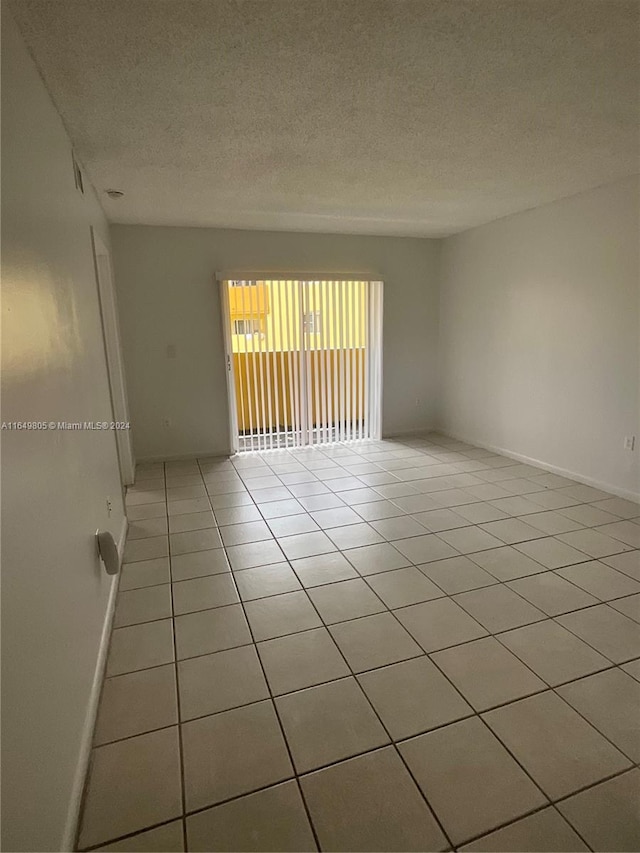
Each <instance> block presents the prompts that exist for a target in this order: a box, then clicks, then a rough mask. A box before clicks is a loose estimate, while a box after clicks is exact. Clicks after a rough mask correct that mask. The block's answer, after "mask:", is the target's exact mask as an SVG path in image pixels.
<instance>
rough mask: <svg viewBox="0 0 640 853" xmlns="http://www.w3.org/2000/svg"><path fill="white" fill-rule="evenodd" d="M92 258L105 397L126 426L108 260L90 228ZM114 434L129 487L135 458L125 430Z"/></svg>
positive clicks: (124, 388) (122, 477) (115, 307)
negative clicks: (104, 365) (106, 389)
mask: <svg viewBox="0 0 640 853" xmlns="http://www.w3.org/2000/svg"><path fill="white" fill-rule="evenodd" d="M91 238H92V244H93V257H94V262H95V267H96V282H97V285H98V301H99V304H100V319H101V321H102V335H103V339H104V351H105V356H106V362H107V374H108V377H109V393H110V395H111V410H112V413H113V420H114V421H116V422H119V423H129V403H128V400H127V385H126V379H125V373H124V364H123V361H122V347H121V344H120V323H119V320H118V305H117V301H116V293H115V288H114V286H113V274H112V271H111V256H110V254H109V250H108V249H107V247H106V246H105V244H104V243H103V241H102V239H101V238H100V236H99V235H98V233H97V232H96V230H95V228H93V227H92V228H91ZM114 432H115V440H116V449H117V451H118V464H119V466H120V480H121V482H122V485H123V486H130V485H131V484H132V483H133V481H134V479H135V468H136V463H135V457H134V455H133V446H132V443H131V432H130V430H129V429H117V430H114Z"/></svg>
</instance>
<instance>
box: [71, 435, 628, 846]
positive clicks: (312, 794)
mask: <svg viewBox="0 0 640 853" xmlns="http://www.w3.org/2000/svg"><path fill="white" fill-rule="evenodd" d="M127 507H128V515H129V519H130V528H129V537H128V541H127V545H126V550H125V557H124V567H123V570H122V575H121V583H120V592H119V597H118V602H117V608H116V615H115V623H114V631H113V637H112V641H111V650H110V654H109V659H108V665H107V678H106V680H105V684H104V690H103V695H102V701H101V706H100V712H99V716H98V723H97V728H96V734H95V748H94V751H93V757H92V762H91V770H90V774H89V780H88V785H87V790H86V796H85V802H84V808H83V818H82V823H81V829H80V837H79V847H80V849H101V850H123V851H124V850H130V851H134V850H135V851H152V850H153V851H174V850H192V851H205V850H208V851H214V850H217V851H232V850H238V851H240V850H277V851H289V850H295V851H303V850H316V849H321V850H339V851H351V850H385V851H391V850H454V849H460V850H511V851H533V850H536V851H539V850H554V851H560V850H564V851H566V850H588V849H591V850H595V851H605V850H638V849H640V819H639V815H638V810H639V805H638V804H639V802H640V771H639V770H638V769H637V766H636V763H637V762H638V761H639V760H640V731H639V729H638V723H639V721H640V624H639V622H640V551H639V550H637V549H638V547H639V545H640V506H638V505H637V504H634V503H631V502H630V501H625V500H622V499H620V498H617V497H613V496H611V495H608V494H606V493H605V492H602V491H600V490H598V489H594V488H591V487H589V486H584V485H581V484H578V483H574V482H572V481H571V480H568V479H566V478H564V477H559V476H557V475H555V474H549V473H546V472H543V471H541V470H539V469H537V468H535V467H532V466H529V465H521V464H518V463H516V462H514V461H512V460H511V459H507V458H505V457H502V456H498V455H495V454H492V453H490V452H488V451H484V450H481V449H478V448H474V447H471V446H469V445H467V444H463V443H461V442H457V441H454V440H451V439H449V438H446V437H444V436H441V435H437V434H427V435H425V436H422V437H416V438H411V439H405V440H393V441H381V442H363V443H355V444H349V445H334V446H331V447H325V448H316V449H305V450H299V451H271V452H266V453H263V454H245V455H241V456H238V457H235V458H233V459H220V458H212V459H199V460H197V461H196V460H193V461H185V462H167V463H164V464H153V465H145V466H141V467H140V468H139V469H138V472H137V479H136V484H135V486H134V487H132V488H131V489H130V490H129V492H128V494H127Z"/></svg>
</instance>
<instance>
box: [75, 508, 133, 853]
mask: <svg viewBox="0 0 640 853" xmlns="http://www.w3.org/2000/svg"><path fill="white" fill-rule="evenodd" d="M128 529H129V522H128V520H127V517H126V516H125V517H124V518H123V519H122V526H121V528H120V534H119V536H118V543H117V544H118V554H119V555H120V559H121V560H122V555H123V553H124V545H125V541H126V538H127V530H128ZM119 581H120V575H119V574H117V575H114V576H113V577H112V578H111V589H110V590H109V600H108V602H107V610H106V613H105V617H104V623H103V625H102V634H101V636H100V645H99V646H98V658H97V660H96V668H95V671H94V674H93V682H92V684H91V692H90V694H89V704H88V706H87V713H86V715H85V720H84V726H83V729H82V738H81V741H80V753H79V756H78V764H77V767H76V775H75V779H74V782H73V789H72V791H71V801H70V803H69V810H68V812H67V820H66V823H65V829H64V835H63V838H62V845H61V848H60V849H61V850H75V845H76V837H77V833H78V821H79V819H80V809H81V807H82V797H83V794H84V788H85V784H86V781H87V773H88V771H89V762H90V760H91V747H92V744H93V732H94V729H95V725H96V718H97V716H98V706H99V704H100V694H101V692H102V683H103V681H104V672H105V668H106V666H107V654H108V652H109V642H110V640H111V627H112V625H113V617H114V614H115V609H116V598H117V595H118V584H119Z"/></svg>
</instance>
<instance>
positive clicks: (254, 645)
mask: <svg viewBox="0 0 640 853" xmlns="http://www.w3.org/2000/svg"><path fill="white" fill-rule="evenodd" d="M302 464H303V466H304V463H302ZM339 464H340V463H339V462H338V465H339ZM353 464H355V463H353ZM198 466H199V463H198ZM199 467H200V466H199ZM266 467H267V468H268V467H269V466H268V465H267V466H266ZM505 467H507V466H505ZM308 470H309V471H310V473H312V474H313V471H312V470H311V469H308ZM316 470H317V469H316ZM344 470H345V471H347V474H346V475H345V476H353V477H356V475H354V474H352V473H351V472H349V471H348V469H344ZM200 471H201V476H202V469H201V468H200ZM272 473H273V475H274V476H276V477H278V474H277V473H276V472H272ZM445 476H446V475H445ZM240 478H241V479H242V480H243V482H246V481H245V480H244V478H242V475H241V474H240ZM278 479H279V478H278ZM362 487H363V488H373V490H374V491H375V487H370V486H367V485H366V484H364V483H363V485H362ZM166 488H167V487H166V484H165V494H166ZM285 488H286V486H285ZM461 488H462V487H461ZM552 490H553V489H552ZM330 491H331V494H334V495H336V496H337V494H340V493H335V492H333V490H330ZM248 494H249V498H250V500H251V502H252V504H251V505H252V506H257V508H258V511H259V512H260V514H261V515H262V511H261V509H260V505H257V504H256V503H255V500H254V498H253V495H252V494H251V493H248ZM516 496H517V495H514V497H516ZM207 497H208V499H209V504H210V506H211V508H212V511H213V513H214V518H215V510H213V505H212V503H211V496H210V495H209V494H208V492H207ZM339 499H340V500H342V498H339ZM381 499H382V500H389V499H387V498H385V497H384V496H381ZM596 500H597V501H599V500H601V499H600V498H597V499H596ZM390 502H391V503H393V501H390ZM477 502H480V503H481V502H483V501H481V500H476V501H473V503H477ZM594 502H595V501H594ZM584 503H589V502H584ZM399 509H400V510H401V512H402V515H403V517H410V516H411V513H408V512H407V511H406V510H404V509H402V508H401V507H399ZM441 509H450V510H451V511H452V512H455V507H454V508H451V507H441ZM165 511H166V507H165ZM540 511H541V512H543V511H553V510H546V509H545V508H541V510H540ZM356 513H357V509H356ZM307 514H309V513H308V512H307ZM358 514H359V513H358ZM509 518H515V517H514V516H510V517H509ZM263 519H264V521H265V522H266V524H267V526H268V527H269V528H270V525H269V520H270V519H269V518H267V517H266V516H264V515H263ZM505 520H509V519H505ZM620 520H624V519H620ZM364 523H365V524H369V523H368V522H367V520H366V519H364ZM418 523H420V522H418ZM481 523H486V522H481ZM525 523H526V522H525ZM369 526H371V525H369ZM423 526H424V525H423ZM597 526H598V525H594V526H592V527H589V528H586V529H593V527H597ZM470 527H476V528H479V529H482V528H480V526H479V524H473V525H465V526H464V528H463V529H466V528H470ZM373 529H374V530H375V528H373ZM322 532H323V533H325V535H326V529H323V530H322ZM441 532H443V531H441ZM484 532H487V531H484ZM425 533H426V535H429V534H431V535H434V534H432V532H431V531H429V530H428V529H427V528H425ZM543 533H544V531H543ZM420 535H422V534H420ZM435 535H437V534H435ZM603 535H604V534H603ZM148 538H151V537H148ZM277 538H278V537H274V539H276V540H277ZM280 538H286V537H280ZM409 538H410V537H409ZM438 538H439V539H441V537H438ZM537 538H554V539H555V537H554V536H553V535H551V536H549V535H547V536H541V537H537ZM442 541H446V540H442ZM556 541H560V542H562V540H556ZM386 543H388V544H391V542H390V540H386ZM447 544H449V543H447ZM563 544H566V543H563ZM504 546H506V547H512V546H511V545H510V544H509V543H504ZM224 547H225V553H226V546H224ZM356 547H357V546H356ZM496 547H503V545H502V544H501V545H500V546H496ZM347 550H348V549H347ZM454 550H457V549H454ZM626 550H627V551H628V550H629V548H628V547H627V549H626ZM631 550H634V549H633V548H631ZM332 553H333V552H332ZM338 553H344V552H342V550H341V549H338ZM620 553H624V551H623V552H620ZM461 556H467V557H468V556H469V555H461ZM587 556H588V560H594V559H598V558H593V557H591V556H590V555H587ZM470 559H471V558H470ZM170 560H171V557H169V561H170ZM588 560H584V561H581V562H587V561H588ZM283 562H286V563H287V565H289V566H290V568H291V570H292V571H293V573H294V575H296V577H297V573H296V571H295V567H294V566H293V565H291V563H290V561H289V560H288V559H286V557H285V560H283ZM410 562H412V561H410ZM472 562H473V560H472ZM578 565H579V564H578ZM413 566H414V567H418V566H417V565H416V564H415V563H413ZM481 568H482V567H481ZM418 570H419V571H420V569H419V568H418ZM235 571H242V570H233V569H232V570H231V572H230V574H231V576H232V578H233V583H234V585H235V586H236V588H237V583H236V578H235ZM389 571H394V570H389ZM546 571H554V572H555V570H552V569H549V568H548V567H542V570H541V573H543V572H546ZM356 573H357V574H358V577H359V579H362V580H364V581H365V584H366V585H367V587H368V588H369V589H373V588H372V587H371V585H370V584H369V582H368V580H367V576H363V575H361V574H360V573H359V572H358V570H357V569H356ZM225 574H226V573H225ZM205 577H207V576H205ZM429 580H431V579H429ZM496 580H497V583H500V584H502V585H505V586H506V584H507V582H506V581H500V580H499V579H496ZM565 580H566V579H565ZM339 582H340V581H339V580H338V581H331V582H329V584H328V585H331V584H332V583H339ZM431 582H432V583H434V582H433V581H431ZM171 583H172V585H173V575H172V574H171ZM569 583H571V582H570V581H569ZM435 585H436V587H437V586H438V584H437V583H436V584H435ZM494 585H496V584H491V585H490V586H491V587H492V586H494ZM321 586H325V585H324V584H323V585H321ZM574 586H577V585H574ZM144 588H146V587H141V589H144ZM309 588H311V589H313V588H316V587H305V586H304V584H303V589H302V590H300V591H302V592H304V593H306V596H305V597H306V600H307V601H308V602H310V604H311V606H312V607H313V609H314V610H315V611H316V612H318V611H317V608H316V607H315V604H314V602H313V600H312V599H311V597H310V595H309V592H308V589H309ZM507 588H509V589H510V587H507ZM577 588H578V589H581V588H580V587H577ZM511 591H512V592H515V593H516V595H518V593H517V592H516V591H515V590H511ZM443 592H444V591H443ZM373 593H374V594H375V595H377V594H376V593H375V589H373ZM281 594H284V593H281ZM631 595H634V593H630V594H629V595H627V596H620V597H619V598H622V599H623V598H626V597H630V596H631ZM265 597H270V596H265ZM443 597H448V598H452V597H453V596H452V595H450V594H447V593H446V592H444V595H443ZM519 597H520V598H522V599H523V601H526V602H527V604H529V605H530V606H534V607H535V605H532V603H531V602H529V601H528V600H527V599H525V598H524V597H523V596H519ZM256 600H262V599H256ZM431 600H433V599H431ZM436 600H437V599H436ZM611 600H616V599H611ZM617 600H619V599H617ZM239 603H240V604H241V606H242V607H243V613H244V614H245V619H246V618H247V617H246V610H245V607H244V600H243V599H242V596H239ZM416 603H421V602H416ZM603 603H604V604H606V603H607V602H598V603H597V604H594V605H589V607H594V606H598V605H599V604H603ZM382 605H383V606H384V607H385V608H386V610H385V611H383V612H391V613H392V614H393V613H394V611H393V610H391V608H390V607H389V606H388V605H386V604H385V602H384V601H383V602H382ZM406 606H412V605H406ZM206 609H217V608H206ZM396 609H398V608H396ZM463 609H464V608H463ZM581 609H588V608H579V610H581ZM198 612H200V611H198ZM569 612H571V611H569ZM573 612H575V611H573ZM318 615H319V618H320V621H321V623H322V626H323V627H324V629H325V630H327V631H329V635H330V636H331V633H330V630H329V625H327V623H326V622H325V620H324V619H323V618H322V616H321V615H320V614H319V613H318ZM394 615H395V614H394ZM562 615H564V614H562ZM622 615H624V614H622ZM544 617H545V618H546V620H549V619H553V617H549V616H548V615H547V614H544ZM360 618H365V617H360ZM395 618H396V620H397V621H398V622H399V620H398V619H397V616H396V617H395ZM471 618H473V616H471ZM627 618H628V617H627ZM172 619H173V617H172ZM345 621H351V620H345ZM541 621H542V620H541ZM137 624H145V623H137ZM247 624H248V626H249V631H250V633H251V636H252V638H253V631H252V629H251V626H250V624H249V623H248V620H247ZM331 624H334V623H331ZM335 624H340V623H335ZM399 624H400V625H401V627H402V628H403V630H405V631H406V630H407V629H405V628H404V626H402V623H399ZM533 624H535V623H533ZM517 627H521V626H516V628H517ZM309 630H311V629H309ZM506 630H513V629H506ZM295 633H300V632H294V634H295ZM409 634H410V632H409ZM489 635H490V636H496V635H495V634H492V633H490V634H489ZM284 636H293V635H292V634H287V635H284ZM578 639H579V640H581V638H578ZM582 642H584V641H583V640H582ZM174 643H175V639H174ZM334 644H335V641H334ZM252 645H253V647H254V648H255V649H256V651H257V643H256V642H255V639H254V642H253V644H252ZM418 645H420V644H418ZM456 645H463V644H456ZM338 650H339V652H340V654H341V655H342V651H341V650H340V649H338ZM423 651H424V650H423ZM438 651H440V650H438ZM508 651H511V650H508ZM596 651H597V650H596ZM512 654H513V652H512ZM342 656H343V658H344V655H342ZM422 656H423V655H420V656H419V657H422ZM424 656H426V657H429V654H428V653H426V654H425V655H424ZM516 657H517V655H516ZM258 658H259V659H260V657H259V654H258ZM429 660H431V658H430V657H429ZM260 662H261V659H260ZM177 663H178V662H177V656H175V659H174V664H175V666H176V667H177ZM393 663H396V662H393ZM393 663H391V664H388V666H392V665H393ZM432 663H434V664H435V661H432ZM261 665H262V662H261ZM524 665H525V666H526V664H524ZM385 666H387V665H385ZM436 666H437V664H436ZM613 666H615V667H616V668H619V666H620V665H619V664H613V665H612V667H611V668H613ZM347 667H348V669H349V671H350V672H351V676H352V677H355V680H356V682H357V683H358V685H359V681H358V678H357V676H356V675H355V673H354V672H353V670H352V669H351V667H350V666H349V664H348V663H347ZM527 668H529V667H527ZM374 669H378V667H375V668H374ZM608 669H609V667H607V668H606V671H608ZM601 671H603V670H601ZM123 674H124V673H123ZM588 675H591V674H588ZM588 675H587V676H581V677H579V678H576V679H574V680H576V681H577V680H580V679H581V678H583V677H588ZM263 676H266V673H264V669H263ZM445 677H446V675H445ZM447 680H449V679H447ZM542 681H543V682H544V679H542ZM325 683H331V681H330V682H325ZM565 683H570V682H565ZM267 686H268V689H269V693H270V696H271V701H272V703H273V705H274V708H275V700H274V697H273V694H272V692H271V688H270V686H269V684H268V680H267ZM313 686H319V685H313ZM359 686H360V685H359ZM558 686H560V685H558ZM453 687H454V689H456V692H459V691H457V688H455V685H453ZM176 689H177V690H178V687H177V680H176ZM549 689H550V690H552V691H553V692H555V689H554V688H553V687H551V686H550V685H549ZM360 690H361V691H362V687H361V686H360ZM178 692H179V691H178ZM294 692H297V691H294ZM362 692H363V694H364V695H365V697H366V699H367V701H368V702H369V704H371V703H370V701H369V700H368V697H367V696H366V693H364V691H362ZM540 692H542V691H540ZM534 695H535V694H534ZM556 695H557V694H556ZM520 698H522V697H520ZM560 698H562V697H560ZM513 701H519V700H511V701H510V702H507V703H504V704H511V703H512V702H513ZM563 701H564V700H563ZM239 707H242V706H239ZM500 707H501V706H500ZM570 707H572V706H570ZM227 710H228V709H227ZM574 710H575V709H574ZM373 711H374V713H375V714H376V717H377V718H378V719H379V717H378V715H377V712H375V709H373ZM482 713H485V712H482ZM276 714H277V709H276ZM475 715H476V716H479V713H478V712H475ZM204 716H209V715H204ZM278 719H279V720H280V718H279V715H278ZM380 722H381V724H382V721H380ZM587 723H589V721H587ZM181 724H182V721H181V720H180V721H179V725H181ZM382 725H383V728H384V729H385V731H386V727H384V724H382ZM444 725H448V724H444ZM485 725H486V724H485ZM589 725H591V726H592V727H593V724H591V723H589ZM280 727H281V730H282V731H283V727H282V724H281V722H280ZM594 728H595V727H594ZM430 731H432V730H430ZM596 731H598V732H599V730H598V729H597V728H596ZM387 734H388V732H387ZM599 734H602V733H601V732H599ZM415 736H419V735H415ZM415 736H414V737H415ZM603 736H604V735H603ZM283 737H284V739H285V743H286V744H287V749H288V742H287V741H286V735H285V734H284V731H283ZM604 737H605V738H606V736H604ZM607 740H608V739H607ZM392 743H394V745H395V742H394V741H393V739H392ZM614 746H615V745H614ZM616 749H618V748H617V747H616ZM370 751H371V750H368V751H366V752H365V753H364V754H367V752H370ZM360 754H363V753H360ZM290 757H291V756H290ZM341 760H344V759H341ZM336 763H340V762H336ZM293 768H294V771H295V765H293ZM627 769H628V768H626V769H625V770H623V771H622V772H623V773H624V772H627ZM525 772H526V771H525ZM296 778H297V774H296ZM414 781H415V780H414ZM601 781H606V780H599V781H598V782H597V783H594V784H600V782H601ZM267 787H270V786H267ZM589 787H591V786H589ZM418 789H419V790H421V789H420V787H419V786H418ZM574 793H577V792H574ZM572 795H573V794H571V795H569V796H572ZM183 796H184V783H183ZM241 796H244V795H241ZM423 796H424V795H423ZM234 799H235V798H234ZM303 800H304V797H303ZM207 808H210V807H207ZM512 822H513V821H511V822H510V823H512ZM507 825H508V824H507ZM138 831H139V830H138ZM491 831H494V830H491ZM485 834H486V833H485ZM465 843H469V842H468V841H467V842H465Z"/></svg>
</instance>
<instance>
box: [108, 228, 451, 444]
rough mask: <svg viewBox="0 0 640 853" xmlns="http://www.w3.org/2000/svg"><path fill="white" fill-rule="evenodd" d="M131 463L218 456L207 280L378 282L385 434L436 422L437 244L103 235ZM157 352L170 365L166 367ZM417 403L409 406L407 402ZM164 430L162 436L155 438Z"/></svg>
mask: <svg viewBox="0 0 640 853" xmlns="http://www.w3.org/2000/svg"><path fill="white" fill-rule="evenodd" d="M111 240H112V245H113V258H114V264H115V277H116V284H117V288H118V300H119V304H120V317H121V328H122V337H123V348H124V354H125V366H126V372H127V382H128V389H129V402H130V407H131V420H132V424H133V441H134V449H135V453H136V457H137V458H138V459H141V458H153V457H163V456H181V455H184V456H187V455H189V454H206V453H224V452H227V451H228V449H229V430H228V413H227V412H228V406H227V392H226V377H225V360H224V347H223V340H222V325H221V318H220V308H219V297H218V292H217V287H216V286H215V285H214V283H213V277H214V275H215V272H216V271H217V270H222V269H226V270H229V269H234V268H235V269H244V270H251V269H256V270H277V271H287V270H289V271H292V270H293V271H296V272H304V271H313V272H327V273H329V272H343V273H344V272H376V273H378V274H380V276H381V277H382V278H383V279H384V282H385V291H384V300H385V307H384V312H385V313H384V352H383V358H384V400H383V431H384V433H385V434H391V433H395V432H404V431H410V430H414V429H420V428H425V427H430V426H431V425H432V423H433V417H434V413H435V395H436V358H437V310H438V292H437V282H436V272H437V259H438V245H439V244H438V241H435V240H418V239H411V238H394V237H356V236H345V235H341V236H336V235H319V234H299V233H296V234H293V233H280V232H265V231H233V230H216V229H208V228H161V227H145V226H137V225H114V226H112V227H111ZM168 344H174V345H175V347H176V358H175V359H168V358H167V354H166V348H167V345H168ZM416 401H419V402H416ZM164 419H168V420H169V421H170V422H171V426H170V427H163V426H162V422H163V420H164Z"/></svg>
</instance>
